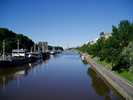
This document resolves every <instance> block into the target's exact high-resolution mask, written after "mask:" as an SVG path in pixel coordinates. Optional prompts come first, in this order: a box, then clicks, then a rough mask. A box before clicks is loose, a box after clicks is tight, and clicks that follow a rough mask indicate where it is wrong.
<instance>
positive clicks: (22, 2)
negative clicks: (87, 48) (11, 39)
mask: <svg viewBox="0 0 133 100" xmlns="http://www.w3.org/2000/svg"><path fill="white" fill-rule="evenodd" d="M0 12H1V13H0V27H5V28H9V29H10V30H13V31H15V32H17V33H23V34H25V35H27V36H29V37H30V38H32V39H33V40H34V41H36V42H38V41H48V43H49V44H51V45H61V46H63V47H71V46H79V45H81V44H83V43H85V42H87V41H89V40H93V39H95V38H97V37H98V35H99V33H100V32H102V31H104V32H111V29H112V25H117V24H118V23H119V22H120V20H125V19H127V20H129V21H131V22H133V0H0Z"/></svg>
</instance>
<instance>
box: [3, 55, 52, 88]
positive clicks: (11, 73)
mask: <svg viewBox="0 0 133 100" xmlns="http://www.w3.org/2000/svg"><path fill="white" fill-rule="evenodd" d="M49 59H50V57H47V58H45V59H43V60H38V61H37V62H34V63H28V64H26V65H23V66H18V67H8V68H0V88H3V89H4V88H5V87H6V85H7V84H8V83H9V82H10V81H13V80H17V82H18V85H19V81H20V80H21V79H22V78H24V77H26V76H27V75H28V73H29V71H30V70H33V68H34V67H37V66H41V65H42V64H43V63H44V64H46V63H48V60H49Z"/></svg>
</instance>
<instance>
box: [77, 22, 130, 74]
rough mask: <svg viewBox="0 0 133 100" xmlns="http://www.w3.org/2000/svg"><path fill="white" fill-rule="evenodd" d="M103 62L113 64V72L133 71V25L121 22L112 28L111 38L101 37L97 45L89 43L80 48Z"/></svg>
mask: <svg viewBox="0 0 133 100" xmlns="http://www.w3.org/2000/svg"><path fill="white" fill-rule="evenodd" d="M78 49H79V50H80V51H82V52H87V53H89V54H90V55H92V56H93V57H99V58H100V60H101V61H103V60H104V61H106V62H107V63H111V64H112V70H123V69H126V70H131V71H132V70H133V23H131V22H129V21H128V20H123V21H121V22H120V23H119V24H118V25H117V26H112V32H111V36H110V37H108V38H106V37H104V36H103V37H100V38H99V39H98V40H97V41H96V43H93V44H92V43H90V42H89V43H87V44H84V45H83V46H81V47H79V48H78Z"/></svg>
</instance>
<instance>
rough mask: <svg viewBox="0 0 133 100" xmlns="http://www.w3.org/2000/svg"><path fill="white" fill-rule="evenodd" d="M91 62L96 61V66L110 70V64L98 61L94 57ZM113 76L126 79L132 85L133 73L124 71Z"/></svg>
mask: <svg viewBox="0 0 133 100" xmlns="http://www.w3.org/2000/svg"><path fill="white" fill-rule="evenodd" d="M93 60H94V61H96V62H97V63H98V64H101V65H103V66H104V67H105V68H107V69H110V70H111V69H112V65H111V63H107V62H105V61H100V60H99V58H98V57H94V58H93ZM115 74H117V75H119V76H120V77H122V78H124V79H126V80H127V81H129V82H131V83H133V72H130V71H127V70H124V71H121V72H115Z"/></svg>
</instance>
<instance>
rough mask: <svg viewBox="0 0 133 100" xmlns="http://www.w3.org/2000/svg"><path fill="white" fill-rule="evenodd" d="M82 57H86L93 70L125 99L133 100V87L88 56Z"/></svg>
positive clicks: (84, 54)
mask: <svg viewBox="0 0 133 100" xmlns="http://www.w3.org/2000/svg"><path fill="white" fill-rule="evenodd" d="M82 55H83V56H84V57H85V60H86V61H87V62H88V63H89V64H90V65H91V66H92V67H91V68H92V69H93V70H95V71H96V72H97V73H99V74H100V75H101V76H102V77H103V78H104V79H105V80H106V81H107V82H108V83H109V84H110V85H111V86H112V87H113V88H114V89H116V90H117V92H119V93H120V94H121V95H122V96H123V97H124V98H125V99H127V100H132V99H133V92H132V91H133V86H132V85H131V84H129V83H128V82H127V81H125V80H124V79H123V78H121V77H119V76H118V75H116V74H115V73H113V72H112V71H110V70H108V69H106V68H104V67H103V66H102V65H101V64H98V63H96V62H95V61H94V60H93V59H92V58H91V57H90V56H89V55H88V54H86V53H82Z"/></svg>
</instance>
